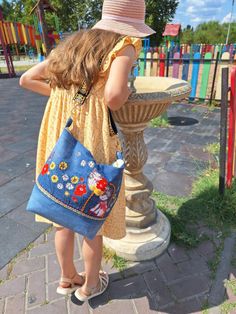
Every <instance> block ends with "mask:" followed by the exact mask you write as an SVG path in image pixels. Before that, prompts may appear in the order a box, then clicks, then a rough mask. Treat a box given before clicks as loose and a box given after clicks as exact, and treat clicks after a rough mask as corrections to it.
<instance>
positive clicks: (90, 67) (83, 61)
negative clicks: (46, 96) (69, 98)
mask: <svg viewBox="0 0 236 314" xmlns="http://www.w3.org/2000/svg"><path fill="white" fill-rule="evenodd" d="M122 37H124V36H123V35H120V34H117V33H114V32H110V31H105V30H100V29H90V30H83V31H79V32H76V33H74V34H73V35H71V36H69V37H68V38H67V39H66V40H65V41H63V42H61V43H60V44H59V45H58V46H57V47H56V48H55V49H54V50H53V51H52V52H51V54H50V55H49V57H48V60H49V66H48V69H47V70H48V76H49V80H50V85H51V87H52V88H55V87H59V88H65V89H70V87H71V86H81V85H82V84H83V83H85V84H86V86H87V87H89V86H90V85H91V84H93V83H96V82H97V80H98V78H99V72H100V70H101V66H102V65H103V64H104V61H105V59H106V57H107V55H108V53H109V52H110V51H111V50H112V49H113V48H114V46H115V45H116V43H117V42H118V41H119V40H120V39H121V38H122Z"/></svg>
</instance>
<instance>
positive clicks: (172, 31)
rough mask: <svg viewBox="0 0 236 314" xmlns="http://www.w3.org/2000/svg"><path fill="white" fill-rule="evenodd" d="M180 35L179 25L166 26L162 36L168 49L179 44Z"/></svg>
mask: <svg viewBox="0 0 236 314" xmlns="http://www.w3.org/2000/svg"><path fill="white" fill-rule="evenodd" d="M180 33H181V25H180V24H166V27H165V30H164V33H163V34H162V36H163V37H164V41H165V44H166V47H167V48H168V49H169V48H171V47H174V46H175V45H176V44H177V45H179V44H180Z"/></svg>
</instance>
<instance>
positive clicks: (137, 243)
mask: <svg viewBox="0 0 236 314" xmlns="http://www.w3.org/2000/svg"><path fill="white" fill-rule="evenodd" d="M131 85H132V88H133V89H134V93H133V94H132V95H131V96H130V98H129V100H128V102H127V103H126V104H125V105H124V106H123V107H122V108H121V109H120V110H118V111H115V112H113V117H114V119H115V121H116V122H117V124H118V125H119V128H120V131H121V133H122V137H123V147H124V157H125V165H126V167H125V184H126V226H127V227H126V231H127V235H126V236H125V237H124V238H123V239H121V240H111V239H108V238H105V239H104V244H105V245H106V246H108V247H110V248H112V249H114V250H115V251H116V253H117V255H119V256H121V257H124V258H126V259H127V260H130V261H144V260H149V259H151V258H154V257H156V256H158V255H160V254H161V253H162V252H163V251H164V250H165V249H166V248H167V246H168V244H169V241H170V233H171V227H170V223H169V221H168V219H167V218H166V216H165V215H164V214H163V213H162V212H161V211H160V210H159V209H157V208H156V205H155V202H154V200H153V199H151V193H152V191H153V185H152V183H151V182H150V181H149V180H148V178H147V177H146V176H145V175H144V174H143V166H144V165H145V163H146V161H147V158H148V152H147V147H146V144H145V142H144V130H145V129H146V127H147V125H148V123H149V122H150V120H151V119H153V118H156V117H158V116H160V115H161V114H162V113H164V112H165V111H166V109H167V107H168V106H169V105H170V104H171V103H173V102H175V101H177V100H181V99H184V98H185V97H187V96H189V94H190V91H191V87H190V86H189V84H188V83H187V82H186V81H182V80H179V79H173V78H165V77H137V78H136V79H135V80H132V82H131ZM157 141H158V138H157ZM157 176H158V173H157Z"/></svg>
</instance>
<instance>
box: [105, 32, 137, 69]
mask: <svg viewBox="0 0 236 314" xmlns="http://www.w3.org/2000/svg"><path fill="white" fill-rule="evenodd" d="M129 45H133V46H134V48H135V51H136V59H138V57H139V54H140V52H141V50H142V40H141V39H140V38H136V37H129V36H126V37H124V38H122V39H121V40H120V41H119V42H118V43H117V44H116V46H115V47H114V48H113V49H112V51H111V52H110V53H109V54H108V56H107V58H106V60H105V63H104V65H103V69H102V71H101V72H102V73H104V72H106V71H107V70H108V69H109V68H110V65H111V63H112V61H113V60H114V59H115V58H116V56H117V54H118V53H119V51H120V50H122V49H123V48H124V47H126V46H129Z"/></svg>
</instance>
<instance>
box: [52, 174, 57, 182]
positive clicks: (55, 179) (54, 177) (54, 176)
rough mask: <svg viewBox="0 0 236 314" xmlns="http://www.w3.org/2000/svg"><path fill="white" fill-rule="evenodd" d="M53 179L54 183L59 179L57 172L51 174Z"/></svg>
mask: <svg viewBox="0 0 236 314" xmlns="http://www.w3.org/2000/svg"><path fill="white" fill-rule="evenodd" d="M51 180H52V182H53V183H57V181H58V176H56V175H55V174H54V175H53V176H51Z"/></svg>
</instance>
